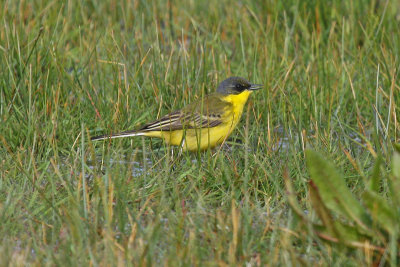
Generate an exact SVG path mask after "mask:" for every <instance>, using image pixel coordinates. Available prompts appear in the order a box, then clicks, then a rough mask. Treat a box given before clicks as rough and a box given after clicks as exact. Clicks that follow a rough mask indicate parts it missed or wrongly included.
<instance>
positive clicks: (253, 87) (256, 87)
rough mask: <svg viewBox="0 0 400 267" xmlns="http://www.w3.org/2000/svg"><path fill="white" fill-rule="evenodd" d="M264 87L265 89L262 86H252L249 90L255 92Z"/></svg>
mask: <svg viewBox="0 0 400 267" xmlns="http://www.w3.org/2000/svg"><path fill="white" fill-rule="evenodd" d="M262 87H263V85H262V84H252V85H251V86H250V88H249V90H252V91H254V90H258V89H261V88H262Z"/></svg>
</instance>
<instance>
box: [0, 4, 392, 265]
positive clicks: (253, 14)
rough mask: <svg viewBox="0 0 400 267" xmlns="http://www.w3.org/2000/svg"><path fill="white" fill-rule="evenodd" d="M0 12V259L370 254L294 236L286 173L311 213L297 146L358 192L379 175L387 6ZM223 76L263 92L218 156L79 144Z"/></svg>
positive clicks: (318, 260) (193, 94)
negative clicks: (325, 161) (318, 155)
mask: <svg viewBox="0 0 400 267" xmlns="http://www.w3.org/2000/svg"><path fill="white" fill-rule="evenodd" d="M2 6H4V8H3V9H2V11H1V13H0V18H1V20H0V21H1V22H0V24H1V27H0V37H1V38H0V58H1V60H0V74H1V75H0V89H1V90H0V118H1V127H0V144H1V145H0V225H1V227H0V236H2V240H1V241H0V254H1V255H2V257H1V259H0V263H1V265H9V264H12V265H16V266H19V265H26V264H32V265H39V264H40V265H41V264H46V265H70V266H76V265H101V266H103V265H171V266H174V265H176V264H180V265H200V266H201V265H226V264H229V265H244V264H250V265H252V266H258V265H264V264H270V265H278V264H279V265H289V264H290V265H300V264H306V265H315V264H316V265H342V264H346V265H360V264H369V263H371V262H373V261H374V260H375V259H372V258H371V257H372V256H371V255H370V254H369V253H368V251H363V250H349V249H346V248H342V247H337V246H331V245H329V244H327V243H324V242H322V241H321V240H319V239H318V238H316V237H314V236H311V235H307V234H306V233H304V232H301V231H300V230H299V229H298V228H297V220H296V218H295V217H294V214H293V213H292V211H291V210H290V209H289V207H288V203H287V200H286V190H285V187H284V182H283V178H282V177H283V176H284V175H288V176H289V177H290V179H291V181H292V183H293V186H294V188H295V191H296V193H297V194H298V196H299V199H298V200H299V202H300V203H301V205H302V208H303V209H304V211H305V212H308V213H310V212H311V210H310V201H309V197H308V190H307V186H308V183H307V181H308V179H309V174H308V172H307V169H306V168H305V162H304V151H305V149H306V148H312V149H314V150H317V151H322V152H323V153H324V154H325V155H326V156H327V158H329V159H330V160H331V161H333V162H334V163H335V165H336V166H338V167H339V168H340V170H341V172H342V173H344V174H345V175H346V182H347V184H348V186H349V188H350V189H351V191H352V192H353V193H355V194H356V195H357V194H361V191H362V188H364V186H363V185H364V184H365V183H366V182H367V181H368V179H369V177H370V175H371V172H372V170H373V164H374V162H375V158H376V155H382V157H383V160H384V164H385V166H387V169H389V163H390V158H391V155H392V151H393V148H392V144H393V143H394V142H399V141H400V134H399V132H400V124H399V119H398V118H399V117H400V114H399V111H398V108H399V103H400V85H399V82H398V73H399V71H398V70H399V63H400V61H399V55H400V35H399V34H398V32H400V5H399V3H398V2H397V1H395V0H388V1H378V0H377V1H336V0H332V1H329V2H328V3H325V2H323V1H308V2H306V1H295V0H291V1H281V2H276V1H265V2H264V3H262V4H261V3H258V1H240V2H235V3H231V2H230V1H179V0H174V1H172V0H170V1H114V0H108V1H102V2H99V3H97V2H94V1H87V2H80V1H67V2H65V3H62V2H60V1H51V0H49V1H39V0H34V1H4V2H3V4H2ZM233 75H238V76H243V77H246V78H248V79H249V80H250V81H252V82H255V83H263V84H264V85H265V88H264V89H263V90H261V91H258V92H257V93H255V94H253V96H252V97H251V99H250V100H249V103H248V104H247V106H246V110H245V114H244V116H243V118H242V121H241V123H240V124H239V126H238V129H237V130H235V131H234V133H233V134H232V136H231V137H232V138H231V140H230V141H229V148H226V147H225V148H224V149H221V150H219V151H218V152H217V153H216V154H215V155H212V153H211V152H210V151H208V152H205V153H201V154H184V155H183V156H182V157H181V158H176V157H175V158H173V157H171V155H170V151H169V149H168V148H167V147H165V145H164V144H163V143H162V142H161V141H159V140H156V139H152V140H151V139H144V138H140V137H138V138H131V139H129V138H128V139H120V140H118V139H115V140H113V141H112V142H107V141H105V142H96V143H92V142H90V141H88V140H89V138H90V136H94V135H96V134H99V133H108V132H111V131H112V132H116V131H119V130H127V129H132V128H135V127H137V126H139V125H140V124H142V123H144V122H146V121H149V120H152V119H154V118H156V117H158V116H160V115H163V114H166V113H168V112H170V111H172V110H174V109H177V108H180V107H183V106H184V105H185V104H187V103H189V102H191V101H193V100H194V99H196V98H199V97H201V96H203V95H204V94H206V93H209V92H212V91H214V89H215V88H216V86H217V84H218V82H220V81H222V80H223V79H225V78H226V77H229V76H233ZM214 152H215V151H214ZM171 166H172V167H171ZM384 188H385V187H384ZM384 190H387V189H384ZM385 193H386V192H385V191H384V192H383V194H385ZM311 213H312V212H311ZM310 216H313V214H310ZM314 217H315V216H314Z"/></svg>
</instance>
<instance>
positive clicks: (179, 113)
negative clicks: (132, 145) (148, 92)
mask: <svg viewBox="0 0 400 267" xmlns="http://www.w3.org/2000/svg"><path fill="white" fill-rule="evenodd" d="M262 87H263V85H261V84H252V83H250V82H249V81H248V80H246V79H244V78H241V77H229V78H227V79H226V80H224V81H222V82H221V83H220V84H219V85H218V87H217V90H216V92H214V93H211V94H209V95H206V96H204V97H203V98H201V99H199V100H197V101H195V102H193V103H190V104H188V105H187V106H185V107H183V108H182V109H180V110H176V111H174V112H171V113H169V114H167V115H165V116H163V117H161V118H160V119H158V120H156V121H153V122H150V123H147V124H145V125H143V126H142V127H141V128H139V129H137V130H130V131H125V132H121V133H114V134H104V135H99V136H95V137H92V138H91V140H92V141H97V140H104V139H112V138H121V137H132V136H147V137H158V138H162V139H163V140H164V142H166V143H167V144H168V145H172V146H180V147H181V151H204V150H207V149H212V148H214V147H216V146H218V145H220V144H222V143H223V142H225V140H226V139H227V137H228V136H229V135H230V134H231V133H232V131H233V130H234V129H235V127H236V126H237V124H238V123H239V121H240V118H241V116H242V113H243V108H244V106H245V104H246V102H247V99H248V98H249V96H250V95H251V93H252V92H253V91H255V90H259V89H261V88H262Z"/></svg>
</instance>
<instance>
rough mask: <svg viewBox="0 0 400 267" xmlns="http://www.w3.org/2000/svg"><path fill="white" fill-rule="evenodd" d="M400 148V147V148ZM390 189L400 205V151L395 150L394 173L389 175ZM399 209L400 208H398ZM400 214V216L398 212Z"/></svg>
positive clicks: (394, 200)
mask: <svg viewBox="0 0 400 267" xmlns="http://www.w3.org/2000/svg"><path fill="white" fill-rule="evenodd" d="M399 149H400V148H399ZM389 190H390V193H391V195H392V198H393V202H394V203H395V206H397V207H399V205H400V152H398V151H395V152H394V153H393V158H392V173H391V174H390V175H389ZM397 211H399V209H398V208H397ZM398 216H400V215H399V214H398Z"/></svg>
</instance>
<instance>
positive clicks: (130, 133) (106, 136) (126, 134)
mask: <svg viewBox="0 0 400 267" xmlns="http://www.w3.org/2000/svg"><path fill="white" fill-rule="evenodd" d="M141 135H144V133H143V132H138V131H127V132H122V133H116V134H104V135H99V136H94V137H92V138H90V140H92V141H97V140H104V139H113V138H120V137H129V136H141Z"/></svg>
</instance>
